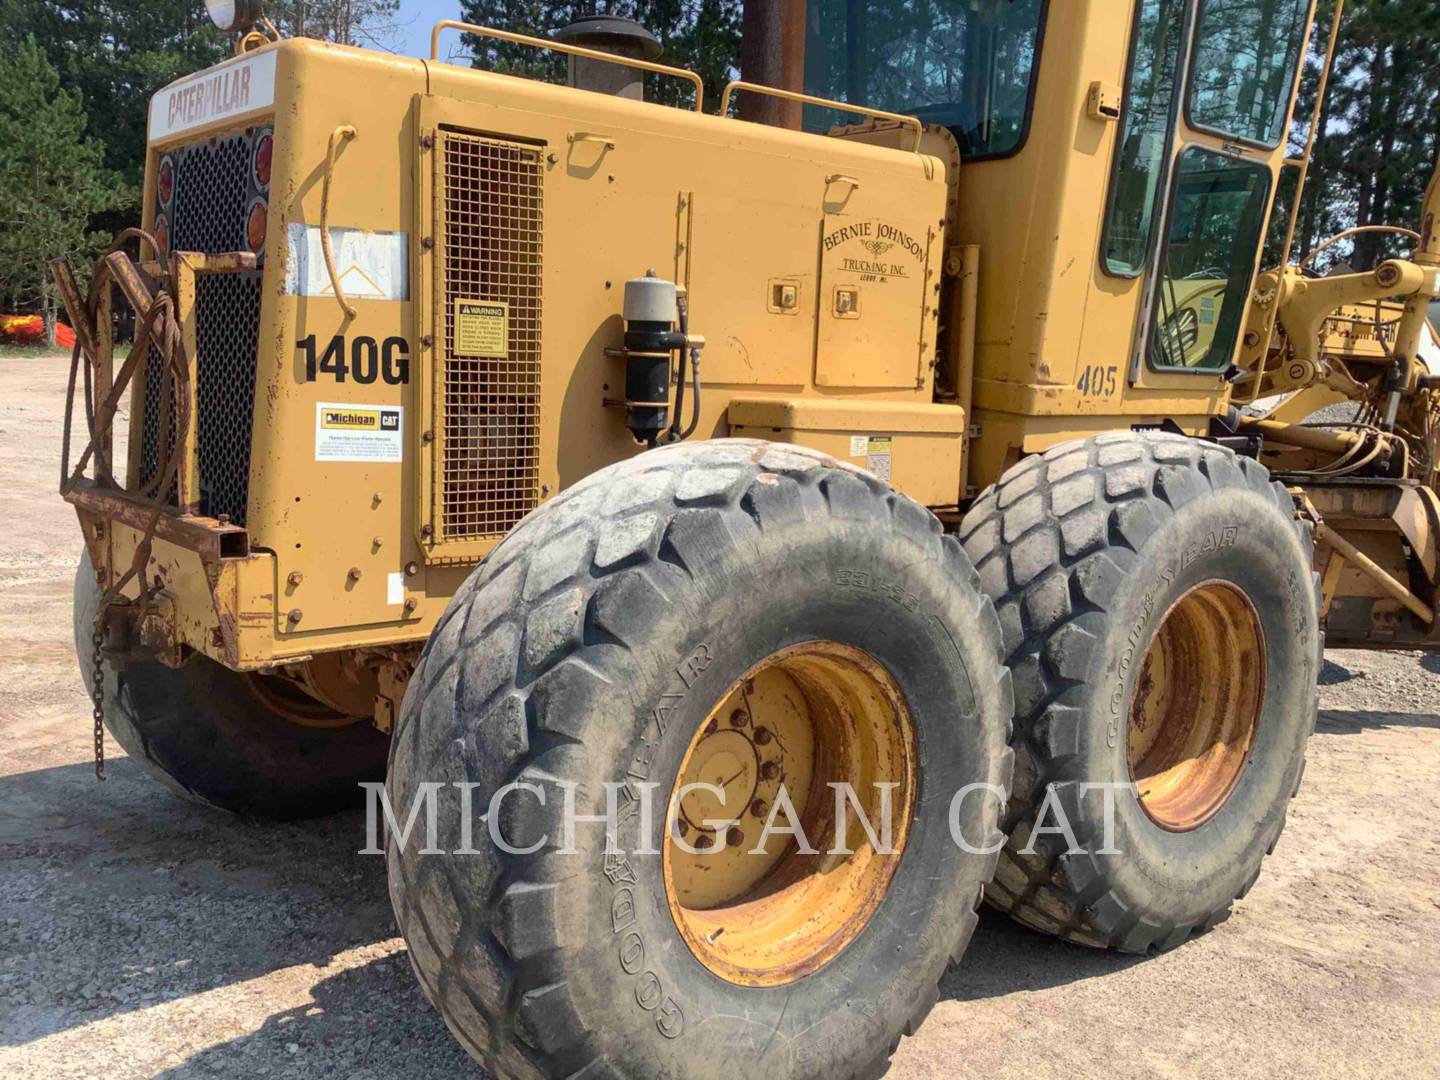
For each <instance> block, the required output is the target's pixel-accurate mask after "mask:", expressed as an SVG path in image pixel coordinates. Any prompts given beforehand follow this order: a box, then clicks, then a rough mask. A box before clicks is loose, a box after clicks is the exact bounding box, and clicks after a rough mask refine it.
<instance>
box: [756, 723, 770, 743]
mask: <svg viewBox="0 0 1440 1080" xmlns="http://www.w3.org/2000/svg"><path fill="white" fill-rule="evenodd" d="M774 737H775V736H773V735H771V734H770V729H769V728H763V727H762V728H756V729H755V742H756V744H758V745H760V746H765V745H767V744H768V743H769V742H770V740H771V739H773V738H774Z"/></svg>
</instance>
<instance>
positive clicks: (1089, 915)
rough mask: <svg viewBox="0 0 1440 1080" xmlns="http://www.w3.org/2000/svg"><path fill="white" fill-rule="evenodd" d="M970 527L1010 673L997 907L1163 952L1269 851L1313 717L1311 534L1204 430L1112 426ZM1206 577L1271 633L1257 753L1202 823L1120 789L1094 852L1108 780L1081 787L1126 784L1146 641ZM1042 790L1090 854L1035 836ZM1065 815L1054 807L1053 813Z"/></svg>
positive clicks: (1024, 479) (1004, 494)
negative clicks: (1239, 598)
mask: <svg viewBox="0 0 1440 1080" xmlns="http://www.w3.org/2000/svg"><path fill="white" fill-rule="evenodd" d="M961 535H962V537H963V539H964V543H965V549H966V551H967V552H968V553H969V555H970V557H971V558H972V559H973V560H974V561H975V564H976V566H977V568H978V569H979V573H980V578H981V581H982V583H983V586H984V588H985V590H986V592H987V593H988V594H989V595H990V596H991V597H992V598H993V599H994V601H995V605H996V609H997V612H998V614H999V617H1000V622H1001V626H1002V627H1003V629H1004V636H1005V649H1006V654H1007V657H1008V662H1009V665H1010V668H1011V671H1012V673H1013V676H1014V684H1015V699H1016V717H1015V735H1014V740H1013V745H1014V747H1015V750H1016V763H1015V784H1014V791H1013V795H1012V798H1011V803H1010V807H1009V811H1008V813H1007V821H1006V830H1007V832H1008V833H1009V837H1010V840H1009V843H1008V844H1007V847H1006V849H1005V851H1004V853H1003V854H1002V856H1001V860H1000V866H999V868H998V869H997V872H996V877H995V880H994V882H992V884H991V885H990V886H988V888H987V894H986V895H987V898H988V899H989V901H990V903H991V904H993V905H994V906H995V907H998V908H1000V909H1001V910H1004V911H1007V912H1009V913H1010V914H1011V915H1013V916H1014V917H1015V918H1016V919H1018V920H1019V921H1020V922H1022V923H1025V924H1027V925H1029V926H1031V927H1034V928H1035V929H1038V930H1042V931H1045V932H1047V933H1051V934H1055V935H1058V936H1060V937H1062V938H1065V939H1066V940H1069V941H1073V942H1077V943H1081V944H1085V945H1092V946H1109V947H1114V948H1118V949H1121V950H1124V951H1129V952H1144V951H1147V950H1150V949H1164V948H1169V947H1172V946H1174V945H1177V944H1179V943H1180V942H1182V941H1184V940H1185V939H1186V938H1187V937H1188V936H1189V935H1190V934H1191V933H1192V932H1194V931H1198V930H1202V929H1206V928H1209V927H1211V926H1213V925H1214V924H1216V923H1217V922H1219V921H1220V920H1222V919H1224V918H1225V917H1226V916H1227V915H1228V914H1229V912H1230V908H1231V904H1232V902H1233V901H1234V900H1236V899H1238V898H1240V897H1243V896H1244V895H1245V893H1246V892H1247V891H1248V890H1249V889H1250V887H1251V885H1252V884H1253V883H1254V881H1255V879H1256V877H1257V876H1258V875H1259V873H1260V864H1261V861H1262V860H1263V859H1264V857H1265V856H1266V855H1267V854H1268V853H1269V852H1271V851H1272V850H1274V847H1275V844H1276V841H1277V840H1278V838H1279V836H1280V832H1281V830H1282V829H1283V827H1284V824H1285V812H1286V806H1287V804H1288V802H1289V800H1290V799H1291V797H1292V796H1293V795H1294V794H1295V792H1296V790H1297V788H1298V787H1299V783H1300V776H1301V773H1302V772H1303V768H1304V753H1305V744H1306V740H1307V738H1308V737H1309V735H1310V732H1311V731H1312V729H1313V728H1314V724H1315V717H1316V708H1317V700H1318V699H1317V696H1316V678H1317V674H1318V671H1319V665H1320V659H1321V648H1322V641H1321V635H1320V631H1319V622H1318V616H1317V604H1318V596H1317V592H1318V585H1317V580H1316V578H1315V575H1314V573H1313V571H1312V566H1311V563H1312V539H1311V528H1310V526H1309V524H1308V523H1306V522H1303V521H1297V520H1296V518H1295V513H1294V506H1293V502H1292V500H1291V498H1290V496H1289V495H1288V494H1287V493H1286V491H1285V489H1284V487H1283V486H1281V485H1280V484H1278V483H1275V482H1273V481H1272V480H1271V479H1270V477H1269V474H1268V472H1267V471H1266V470H1265V468H1264V467H1263V466H1261V465H1260V464H1259V463H1258V462H1255V461H1252V460H1250V459H1248V458H1243V457H1240V456H1238V455H1236V454H1234V453H1232V452H1231V451H1230V450H1228V449H1225V448H1222V447H1220V446H1217V445H1214V444H1211V443H1204V442H1201V441H1199V440H1196V439H1190V438H1185V437H1183V436H1178V435H1170V434H1163V433H1156V432H1145V433H1140V432H1134V433H1132V432H1114V433H1110V434H1105V435H1099V436H1096V437H1094V438H1092V439H1088V440H1085V441H1083V442H1072V443H1065V444H1063V445H1061V446H1057V447H1054V448H1053V449H1051V450H1049V451H1047V452H1046V453H1044V454H1043V455H1036V456H1034V457H1030V458H1027V459H1025V460H1024V461H1022V462H1021V463H1020V464H1018V465H1016V466H1015V467H1014V468H1012V469H1011V470H1009V471H1008V472H1007V473H1006V474H1005V475H1004V476H1003V477H1002V478H1001V480H1000V481H999V483H997V484H995V485H993V486H991V487H990V488H988V489H987V490H986V491H985V492H983V493H982V494H981V496H980V498H979V499H978V500H977V501H976V503H975V504H974V506H973V507H972V508H971V509H970V511H969V512H968V514H967V515H966V517H965V519H964V522H963V525H962V531H961ZM1207 582H1209V583H1210V586H1209V587H1211V588H1217V589H1219V590H1221V591H1227V590H1228V591H1233V592H1236V593H1239V594H1243V596H1244V597H1245V599H1246V600H1248V602H1249V604H1250V605H1251V606H1252V608H1253V612H1254V614H1255V616H1257V617H1258V623H1259V627H1260V630H1261V631H1262V632H1263V638H1262V641H1263V654H1264V655H1263V675H1262V674H1259V673H1257V674H1256V677H1255V681H1256V685H1257V688H1258V689H1259V690H1260V692H1261V697H1260V704H1259V706H1258V709H1257V713H1256V715H1257V716H1258V720H1257V722H1256V723H1255V726H1254V729H1253V742H1252V743H1251V744H1250V746H1249V752H1248V759H1247V760H1246V761H1245V762H1244V764H1243V765H1241V766H1240V771H1239V773H1238V776H1237V777H1236V778H1235V779H1234V780H1233V787H1232V788H1230V789H1229V792H1228V794H1224V796H1223V799H1224V801H1223V803H1221V804H1220V806H1219V808H1218V810H1214V811H1212V813H1213V816H1210V817H1208V818H1206V819H1204V820H1202V821H1200V823H1199V824H1197V825H1190V824H1188V823H1187V825H1186V827H1183V828H1178V827H1175V825H1174V823H1167V824H1166V825H1164V826H1162V824H1160V822H1161V821H1163V820H1165V819H1164V817H1163V815H1158V814H1152V812H1151V811H1147V810H1146V808H1145V807H1144V806H1143V805H1142V803H1141V800H1140V798H1139V797H1138V796H1139V794H1141V793H1140V792H1139V791H1138V790H1137V791H1136V792H1131V793H1128V794H1127V793H1121V794H1118V795H1117V805H1116V807H1115V813H1114V825H1115V833H1114V845H1115V848H1114V849H1107V850H1115V849H1118V851H1119V854H1099V853H1098V852H1100V851H1101V849H1104V848H1105V843H1104V840H1105V837H1104V819H1105V814H1104V805H1103V804H1104V793H1103V791H1100V790H1098V789H1088V790H1086V789H1082V785H1083V784H1086V783H1096V782H1105V783H1125V782H1128V781H1130V779H1131V765H1130V761H1129V760H1128V757H1127V746H1128V743H1129V741H1130V738H1131V735H1130V734H1129V732H1130V730H1131V728H1130V721H1129V719H1128V718H1129V715H1130V709H1131V703H1132V702H1134V701H1135V700H1136V698H1135V695H1136V693H1137V686H1139V685H1140V682H1141V673H1142V670H1144V671H1146V672H1147V673H1148V666H1146V665H1145V664H1143V663H1142V658H1144V657H1146V656H1147V644H1148V643H1150V642H1151V641H1153V640H1154V639H1155V635H1156V631H1157V628H1158V627H1160V626H1162V625H1164V620H1166V619H1167V617H1168V616H1167V613H1168V612H1170V611H1171V610H1172V605H1176V604H1177V601H1178V600H1179V599H1180V598H1182V597H1183V596H1185V595H1187V590H1192V593H1191V594H1192V595H1193V590H1196V589H1199V588H1204V587H1206V586H1205V583H1207ZM1241 651H1248V652H1252V653H1253V652H1255V651H1256V650H1241ZM1199 663H1200V661H1199V660H1195V661H1194V664H1199ZM1192 666H1193V664H1192ZM1212 670H1213V669H1212ZM1147 677H1148V676H1147ZM1145 692H1146V693H1150V692H1153V691H1152V690H1151V689H1150V688H1148V687H1147V689H1146V691H1145ZM1050 788H1053V792H1054V793H1053V796H1052V799H1053V800H1054V802H1053V803H1052V806H1051V810H1052V811H1053V810H1054V809H1055V808H1057V807H1058V809H1059V810H1061V811H1063V812H1064V814H1065V816H1066V818H1067V819H1068V820H1069V822H1070V823H1071V825H1072V826H1073V827H1074V831H1075V836H1076V839H1077V840H1078V846H1079V847H1080V848H1083V849H1084V852H1085V853H1077V854H1068V853H1067V849H1068V848H1069V846H1070V845H1069V842H1068V840H1067V839H1066V838H1065V837H1064V835H1063V834H1058V833H1057V834H1049V833H1047V834H1045V835H1041V836H1033V837H1032V829H1034V828H1035V826H1036V822H1037V813H1038V811H1039V810H1040V809H1041V808H1042V807H1043V805H1044V802H1045V798H1046V791H1047V789H1050ZM1056 820H1057V819H1056V817H1055V815H1054V814H1053V812H1050V813H1047V814H1046V819H1045V821H1044V823H1043V824H1044V825H1047V826H1051V827H1053V826H1055V825H1056ZM1032 839H1033V843H1032Z"/></svg>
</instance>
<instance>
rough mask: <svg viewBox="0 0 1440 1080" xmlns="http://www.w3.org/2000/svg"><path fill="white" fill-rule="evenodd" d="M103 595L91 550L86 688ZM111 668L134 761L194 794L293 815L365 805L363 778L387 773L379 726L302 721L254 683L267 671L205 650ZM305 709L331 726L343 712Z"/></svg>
mask: <svg viewBox="0 0 1440 1080" xmlns="http://www.w3.org/2000/svg"><path fill="white" fill-rule="evenodd" d="M99 599H100V589H99V586H98V585H97V584H96V581H95V571H94V570H93V569H92V567H91V564H90V557H89V555H88V554H86V555H84V556H83V557H82V558H81V560H80V566H79V568H78V569H77V570H76V572H75V609H74V620H75V653H76V656H77V658H78V660H79V662H80V672H81V675H82V676H83V677H84V679H85V688H86V690H87V692H88V691H89V689H90V686H91V679H92V678H93V673H94V647H93V645H92V643H91V634H92V632H93V629H94V625H95V608H96V605H97V604H98V603H99ZM103 665H104V668H105V683H104V685H105V727H106V728H107V730H109V732H110V734H111V735H112V736H114V738H115V741H116V742H118V743H119V744H120V745H121V746H122V747H124V749H125V752H126V753H127V754H129V755H130V757H131V759H132V760H134V761H136V762H138V763H139V764H140V765H142V766H143V767H144V768H145V769H146V770H147V771H148V772H150V773H152V774H153V775H154V776H156V777H157V778H158V779H160V780H161V781H162V782H163V783H164V784H165V785H166V786H167V787H169V788H171V790H173V791H175V792H177V793H178V794H180V795H183V796H185V797H187V798H190V799H194V800H196V801H198V802H201V803H205V804H207V805H209V806H213V807H216V808H218V809H221V810H228V811H230V812H232V813H236V814H243V815H245V816H248V817H256V818H270V819H274V820H291V819H296V818H307V817H319V816H321V815H323V814H330V813H334V812H335V811H337V810H341V809H344V808H346V807H349V806H358V805H359V804H360V803H361V801H362V796H363V794H364V790H363V789H362V788H361V787H360V786H359V785H360V783H361V782H362V781H375V780H381V779H383V778H384V775H385V759H386V754H387V753H388V750H389V741H388V740H387V739H386V737H385V735H384V734H383V733H381V732H380V731H378V730H376V728H375V727H374V725H373V724H371V723H370V722H369V721H366V720H359V721H356V722H353V723H346V724H343V726H307V725H306V724H301V723H296V722H294V721H293V720H291V719H288V718H287V717H286V716H284V715H283V714H281V713H279V712H277V711H276V710H275V709H273V708H271V707H270V704H269V703H268V701H267V698H266V697H264V696H262V695H261V694H260V692H258V691H257V688H256V686H255V684H254V682H252V680H254V679H260V678H266V677H265V676H255V675H242V674H239V673H237V672H234V671H231V670H229V669H228V668H225V667H222V666H221V665H219V664H217V663H215V661H213V660H211V659H209V658H208V657H204V656H200V655H199V654H195V655H192V656H191V657H190V659H189V660H187V661H186V662H185V663H184V664H183V665H182V666H181V667H179V668H170V667H166V666H165V665H164V664H159V663H153V662H135V663H126V664H124V665H121V666H117V665H116V664H115V663H114V662H112V661H110V660H105V661H103ZM281 683H283V680H277V686H276V688H275V691H274V693H284V692H285V689H286V686H288V684H285V685H284V686H282V685H279V684H281ZM295 693H297V694H298V691H296V692H295ZM269 700H275V698H274V697H272V698H270V699H269ZM299 707H300V706H299V704H298V703H297V708H299ZM305 711H306V712H308V713H311V714H313V715H312V716H311V717H310V719H312V721H314V720H319V721H320V722H321V723H322V724H324V723H326V722H331V721H335V720H337V719H338V718H336V717H333V716H329V715H327V714H325V713H324V711H323V710H317V709H313V708H311V709H306V710H305Z"/></svg>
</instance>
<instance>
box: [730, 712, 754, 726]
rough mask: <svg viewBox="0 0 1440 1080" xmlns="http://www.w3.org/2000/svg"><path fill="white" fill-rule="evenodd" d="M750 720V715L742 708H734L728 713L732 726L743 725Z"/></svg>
mask: <svg viewBox="0 0 1440 1080" xmlns="http://www.w3.org/2000/svg"><path fill="white" fill-rule="evenodd" d="M749 722H750V716H749V714H747V713H746V712H745V710H744V709H736V710H735V711H734V712H732V713H731V714H730V725H731V726H732V727H744V726H745V725H746V724H748V723H749Z"/></svg>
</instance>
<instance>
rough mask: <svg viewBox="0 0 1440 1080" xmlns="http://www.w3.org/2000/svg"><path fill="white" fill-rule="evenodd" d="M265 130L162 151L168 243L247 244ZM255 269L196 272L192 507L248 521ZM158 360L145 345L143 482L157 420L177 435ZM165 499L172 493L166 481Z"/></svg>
mask: <svg viewBox="0 0 1440 1080" xmlns="http://www.w3.org/2000/svg"><path fill="white" fill-rule="evenodd" d="M269 135H270V129H269V128H251V129H248V130H246V131H239V132H236V133H235V134H233V135H226V136H222V137H219V138H215V139H208V140H206V141H204V142H198V143H192V144H191V145H189V146H182V147H180V148H179V149H177V150H174V151H172V152H171V153H170V154H168V155H166V157H165V159H164V160H165V161H167V162H168V163H169V165H170V167H171V168H172V169H173V176H174V191H173V193H172V194H171V197H170V201H169V204H168V205H167V204H166V203H165V202H163V201H161V202H160V203H159V205H158V206H157V208H156V218H157V221H159V220H161V219H164V220H165V221H166V222H168V228H169V237H170V248H171V249H172V250H174V251H198V252H202V253H204V254H206V255H217V254H222V253H225V252H231V251H246V250H249V246H250V245H249V242H248V239H247V237H246V218H247V216H248V213H249V208H250V206H251V205H252V204H253V203H254V202H255V201H256V200H258V199H263V198H264V197H265V189H264V187H263V186H262V185H261V184H260V183H259V181H258V179H257V177H256V175H255V171H254V169H253V168H252V165H253V162H254V154H255V147H256V145H257V143H258V142H259V140H261V139H263V138H265V137H267V136H269ZM261 296H262V289H261V274H260V272H255V273H243V274H201V275H199V276H198V277H197V278H196V283H195V338H196V342H195V345H196V348H195V352H196V376H197V379H198V381H199V385H198V386H197V387H196V395H195V396H196V399H197V416H196V443H197V447H196V453H197V457H198V461H197V465H198V469H199V473H200V508H199V512H200V513H201V514H202V515H205V516H208V517H218V516H220V515H221V514H226V515H228V516H229V518H230V520H231V521H232V522H234V523H235V524H236V525H244V524H245V507H246V503H247V501H248V499H249V485H250V442H251V439H250V436H251V420H252V418H253V415H254V409H255V366H256V357H257V355H258V352H259V346H260V299H261ZM161 374H162V372H161V364H160V357H159V354H158V353H157V352H156V351H155V350H153V349H152V350H151V352H150V355H149V357H148V359H147V363H146V369H145V400H144V410H145V411H144V413H143V415H142V423H141V431H140V463H139V464H140V469H139V475H140V481H141V483H142V484H148V483H149V482H150V481H151V480H152V479H154V477H155V473H156V470H157V469H158V468H159V467H160V464H161V462H160V461H158V456H159V449H160V432H161V427H160V425H161V424H165V425H167V426H168V427H169V431H170V445H171V446H173V445H174V439H175V414H174V408H173V404H172V402H170V401H162V400H161V396H160V383H161ZM166 499H167V501H168V502H171V503H174V502H175V499H176V491H175V485H174V483H173V482H172V483H171V484H170V486H169V489H168V491H167V493H166Z"/></svg>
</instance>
